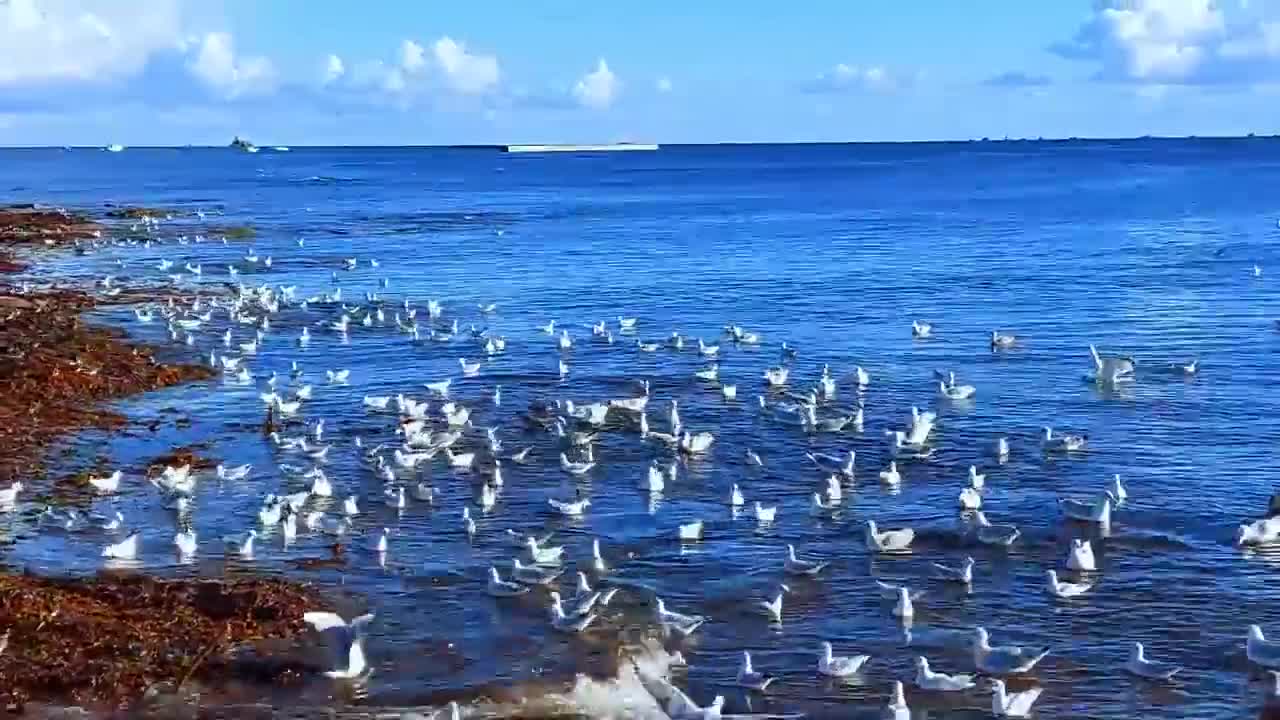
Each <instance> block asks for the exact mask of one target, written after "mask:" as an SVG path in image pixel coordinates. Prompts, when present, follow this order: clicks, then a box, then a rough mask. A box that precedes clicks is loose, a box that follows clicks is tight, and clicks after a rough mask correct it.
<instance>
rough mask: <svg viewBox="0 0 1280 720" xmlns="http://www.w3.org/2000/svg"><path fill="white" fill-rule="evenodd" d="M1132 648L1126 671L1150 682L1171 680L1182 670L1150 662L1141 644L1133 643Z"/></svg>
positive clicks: (1125, 667)
mask: <svg viewBox="0 0 1280 720" xmlns="http://www.w3.org/2000/svg"><path fill="white" fill-rule="evenodd" d="M1131 647H1132V649H1131V650H1130V652H1129V662H1127V663H1125V666H1124V669H1125V670H1127V671H1129V672H1130V673H1131V674H1133V675H1137V676H1138V677H1143V678H1147V679H1148V680H1169V679H1172V678H1173V676H1174V675H1177V674H1178V672H1180V671H1181V670H1182V668H1181V667H1179V666H1177V665H1172V664H1169V663H1162V662H1154V661H1152V660H1148V659H1147V658H1146V655H1145V654H1144V651H1143V647H1142V643H1140V642H1135V643H1133V644H1132V646H1131Z"/></svg>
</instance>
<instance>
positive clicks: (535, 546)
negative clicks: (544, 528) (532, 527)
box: [524, 535, 564, 565]
mask: <svg viewBox="0 0 1280 720" xmlns="http://www.w3.org/2000/svg"><path fill="white" fill-rule="evenodd" d="M524 546H525V549H527V550H528V551H529V558H530V559H532V560H533V561H534V562H535V563H537V564H538V565H559V564H560V562H561V561H562V560H563V559H564V546H562V545H557V546H554V547H544V546H543V545H542V544H540V543H539V542H538V539H537V538H535V537H533V536H532V535H530V536H528V537H526V538H525V539H524Z"/></svg>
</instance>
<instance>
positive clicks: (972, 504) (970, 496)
mask: <svg viewBox="0 0 1280 720" xmlns="http://www.w3.org/2000/svg"><path fill="white" fill-rule="evenodd" d="M956 501H957V502H958V503H959V504H960V509H961V510H978V509H980V508H981V507H982V493H980V492H978V489H977V488H976V487H973V486H972V485H970V486H969V487H966V488H962V489H961V490H960V496H959V497H958V498H957V500H956Z"/></svg>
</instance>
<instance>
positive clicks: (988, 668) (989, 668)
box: [973, 626, 1049, 675]
mask: <svg viewBox="0 0 1280 720" xmlns="http://www.w3.org/2000/svg"><path fill="white" fill-rule="evenodd" d="M973 633H974V637H973V663H974V665H976V666H977V668H978V669H979V670H981V671H982V672H984V673H987V674H988V675H1014V674H1019V673H1025V672H1029V671H1030V670H1031V669H1032V668H1034V667H1035V666H1036V665H1037V664H1038V663H1039V662H1040V661H1041V660H1043V659H1044V657H1045V656H1046V655H1048V654H1049V649H1048V648H1045V649H1044V650H1041V651H1038V652H1036V651H1031V650H1027V649H1025V648H1022V647H1018V646H1016V645H1005V646H1000V647H991V644H990V636H989V635H987V630H986V628H983V627H982V626H978V627H976V628H974V629H973Z"/></svg>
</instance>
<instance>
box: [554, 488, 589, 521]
mask: <svg viewBox="0 0 1280 720" xmlns="http://www.w3.org/2000/svg"><path fill="white" fill-rule="evenodd" d="M547 504H548V505H550V506H551V507H552V508H554V509H555V511H556V512H558V513H560V514H561V515H567V516H569V517H582V514H583V513H585V512H586V510H587V508H588V507H590V506H591V500H590V499H588V498H584V497H582V496H581V493H579V495H578V499H577V500H575V501H573V502H564V501H561V500H557V499H555V498H547Z"/></svg>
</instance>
